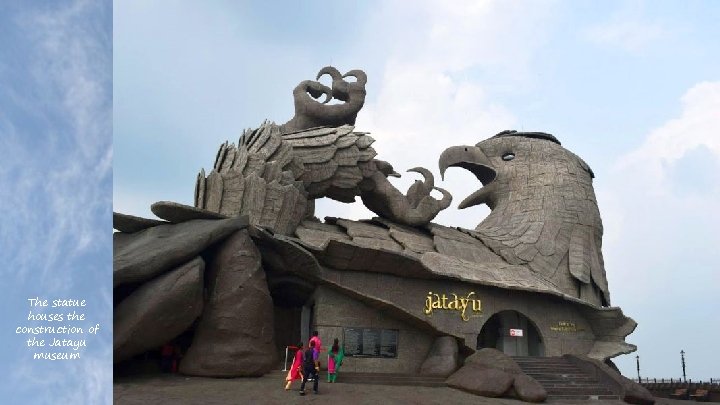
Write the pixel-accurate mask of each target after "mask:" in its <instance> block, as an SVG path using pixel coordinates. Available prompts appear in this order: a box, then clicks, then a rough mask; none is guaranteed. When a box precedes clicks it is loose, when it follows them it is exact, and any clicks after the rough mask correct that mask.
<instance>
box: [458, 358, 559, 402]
mask: <svg viewBox="0 0 720 405" xmlns="http://www.w3.org/2000/svg"><path fill="white" fill-rule="evenodd" d="M446 382H447V385H448V386H450V387H453V388H457V389H461V390H463V391H468V392H472V393H473V394H477V395H481V396H484V397H501V396H502V397H514V398H519V399H521V400H523V401H525V402H543V401H544V400H545V399H546V398H547V392H546V391H545V389H544V388H543V387H542V386H541V385H540V383H538V382H537V381H536V380H535V379H534V378H532V377H530V376H528V375H526V374H524V373H523V371H522V369H521V368H520V366H518V364H517V363H515V361H514V360H513V359H511V358H510V357H509V356H507V355H506V354H504V353H503V352H501V351H499V350H496V349H489V348H485V349H481V350H479V351H477V352H475V353H474V354H473V355H471V356H470V357H468V358H467V359H465V365H464V366H463V367H461V368H460V369H459V370H458V371H456V372H455V373H454V374H453V375H451V376H450V377H449V378H448V379H447V381H446Z"/></svg>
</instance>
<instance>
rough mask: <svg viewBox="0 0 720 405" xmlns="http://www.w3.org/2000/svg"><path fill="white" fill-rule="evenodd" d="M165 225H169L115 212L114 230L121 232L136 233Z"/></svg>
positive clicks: (155, 220)
mask: <svg viewBox="0 0 720 405" xmlns="http://www.w3.org/2000/svg"><path fill="white" fill-rule="evenodd" d="M163 224H167V222H165V221H158V220H157V219H149V218H142V217H136V216H134V215H128V214H121V213H119V212H113V229H117V230H118V231H120V232H125V233H135V232H140V231H142V230H143V229H147V228H152V227H153V226H158V225H163Z"/></svg>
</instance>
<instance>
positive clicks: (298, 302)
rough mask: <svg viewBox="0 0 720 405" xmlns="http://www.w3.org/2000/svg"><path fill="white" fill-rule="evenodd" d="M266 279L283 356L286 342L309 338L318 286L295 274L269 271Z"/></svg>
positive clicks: (291, 342)
mask: <svg viewBox="0 0 720 405" xmlns="http://www.w3.org/2000/svg"><path fill="white" fill-rule="evenodd" d="M267 279H268V287H269V290H270V295H271V296H272V299H273V307H274V311H273V315H274V324H275V325H274V326H275V345H276V346H277V350H278V353H279V354H280V358H281V359H284V356H285V348H286V347H287V346H296V345H297V344H298V343H300V342H305V343H307V341H308V338H309V336H308V335H309V332H308V331H309V329H310V327H311V326H310V325H311V323H312V319H311V318H312V302H311V297H312V293H313V291H314V289H315V286H313V285H312V284H310V283H308V282H306V281H305V280H302V279H300V278H297V277H293V276H281V277H280V276H275V275H272V274H270V275H268V278H267Z"/></svg>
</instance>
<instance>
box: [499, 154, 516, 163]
mask: <svg viewBox="0 0 720 405" xmlns="http://www.w3.org/2000/svg"><path fill="white" fill-rule="evenodd" d="M513 159H515V154H514V153H512V152H508V153H506V154H504V155H502V160H504V161H506V162H509V161H511V160H513Z"/></svg>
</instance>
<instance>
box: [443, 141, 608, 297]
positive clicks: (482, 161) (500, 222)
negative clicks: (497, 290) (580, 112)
mask: <svg viewBox="0 0 720 405" xmlns="http://www.w3.org/2000/svg"><path fill="white" fill-rule="evenodd" d="M439 164H440V173H441V174H442V175H444V173H445V170H447V169H448V168H449V167H462V168H464V169H467V170H469V171H470V172H472V173H473V174H474V175H475V176H476V177H477V178H478V180H480V182H481V183H482V184H483V187H482V188H480V189H479V190H477V191H476V192H474V193H472V194H470V195H469V196H468V197H467V198H465V199H464V200H463V201H462V202H461V203H460V205H459V208H461V209H462V208H467V207H472V206H474V205H478V204H487V205H488V207H490V209H491V212H490V214H489V215H488V216H487V218H485V219H484V220H483V221H482V222H481V223H480V224H479V225H478V226H477V227H476V228H475V232H476V233H475V234H476V235H477V237H478V238H480V239H481V240H482V241H483V243H484V244H485V245H486V246H487V247H489V248H490V249H492V250H493V251H494V252H495V253H497V254H498V255H500V256H502V257H503V258H504V259H505V260H507V261H508V262H509V263H512V264H524V265H527V266H529V267H530V268H531V269H532V270H534V271H535V272H537V273H539V274H541V275H543V276H544V277H545V278H546V279H547V280H548V281H550V282H551V283H553V284H555V285H556V286H557V287H558V288H559V289H560V290H561V291H563V292H565V293H567V294H569V295H571V296H576V297H579V298H582V299H585V300H587V301H590V302H593V303H596V304H604V305H607V304H608V303H609V302H610V298H609V293H608V289H607V280H606V277H605V269H604V264H603V259H602V252H601V246H602V232H603V229H602V221H601V220H600V212H599V210H598V207H597V201H596V199H595V192H594V191H593V187H592V179H593V177H594V175H593V172H592V170H590V167H589V166H588V165H587V164H586V163H585V162H584V161H583V160H582V159H580V158H579V157H578V156H576V155H575V154H573V153H572V152H570V151H568V150H567V149H565V148H563V147H562V146H561V145H560V142H559V141H558V140H557V139H556V138H555V137H554V136H552V135H550V134H546V133H542V132H517V131H503V132H501V133H499V134H497V135H495V136H493V137H492V138H489V139H486V140H484V141H482V142H480V143H478V144H476V145H475V146H453V147H451V148H448V149H446V150H445V151H444V152H443V153H442V154H441V155H440V162H439ZM559 270H563V271H559Z"/></svg>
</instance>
